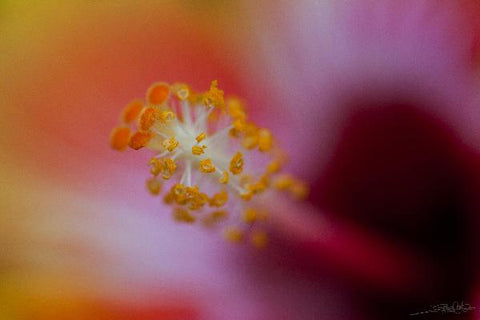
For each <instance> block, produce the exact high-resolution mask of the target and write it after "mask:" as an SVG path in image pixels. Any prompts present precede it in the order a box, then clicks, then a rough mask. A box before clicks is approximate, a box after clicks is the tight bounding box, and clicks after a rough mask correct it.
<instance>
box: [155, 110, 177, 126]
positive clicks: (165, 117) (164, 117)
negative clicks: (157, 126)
mask: <svg viewBox="0 0 480 320" xmlns="http://www.w3.org/2000/svg"><path fill="white" fill-rule="evenodd" d="M159 119H160V122H162V123H168V122H170V121H173V120H174V119H175V114H174V113H173V112H172V111H162V112H160V115H159Z"/></svg>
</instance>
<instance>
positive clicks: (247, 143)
mask: <svg viewBox="0 0 480 320" xmlns="http://www.w3.org/2000/svg"><path fill="white" fill-rule="evenodd" d="M258 138H259V137H258V134H250V135H247V136H245V138H243V140H242V145H243V146H244V147H245V148H246V149H249V150H251V149H254V148H255V147H256V146H257V145H258V142H259V139H258Z"/></svg>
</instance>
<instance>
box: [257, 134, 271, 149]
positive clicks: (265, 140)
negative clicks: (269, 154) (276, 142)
mask: <svg viewBox="0 0 480 320" xmlns="http://www.w3.org/2000/svg"><path fill="white" fill-rule="evenodd" d="M272 145H273V139H272V134H271V133H270V131H268V130H267V129H260V130H259V131H258V150H260V151H262V152H265V151H269V150H270V149H271V148H272Z"/></svg>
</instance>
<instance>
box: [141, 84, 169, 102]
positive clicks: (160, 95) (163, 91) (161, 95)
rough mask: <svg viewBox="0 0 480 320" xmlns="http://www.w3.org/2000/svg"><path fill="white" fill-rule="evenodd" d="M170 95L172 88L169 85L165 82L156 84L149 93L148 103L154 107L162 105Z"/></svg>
mask: <svg viewBox="0 0 480 320" xmlns="http://www.w3.org/2000/svg"><path fill="white" fill-rule="evenodd" d="M169 94H170V88H169V86H168V84H166V83H163V82H157V83H154V84H153V85H152V86H150V88H149V89H148V91H147V102H148V103H149V104H153V105H160V104H162V103H164V102H165V101H166V100H167V98H168V95H169Z"/></svg>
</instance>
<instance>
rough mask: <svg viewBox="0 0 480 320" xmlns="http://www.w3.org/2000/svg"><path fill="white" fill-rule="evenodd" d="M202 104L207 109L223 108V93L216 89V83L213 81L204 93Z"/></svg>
mask: <svg viewBox="0 0 480 320" xmlns="http://www.w3.org/2000/svg"><path fill="white" fill-rule="evenodd" d="M203 103H204V104H205V105H206V106H207V107H219V108H223V107H225V100H224V98H223V91H222V90H219V89H218V81H217V80H214V81H212V83H211V84H210V90H209V91H208V92H207V93H205V96H204V98H203Z"/></svg>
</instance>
